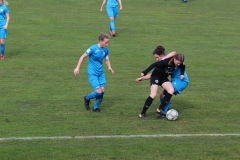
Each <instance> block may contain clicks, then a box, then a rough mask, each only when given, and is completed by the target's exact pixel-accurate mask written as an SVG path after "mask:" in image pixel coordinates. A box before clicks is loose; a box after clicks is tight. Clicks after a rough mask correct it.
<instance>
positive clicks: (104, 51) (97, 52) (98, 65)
mask: <svg viewBox="0 0 240 160" xmlns="http://www.w3.org/2000/svg"><path fill="white" fill-rule="evenodd" d="M86 54H87V55H88V56H89V61H88V70H87V73H88V74H93V75H100V74H102V73H103V65H102V64H103V59H104V58H106V56H108V48H100V47H99V46H98V44H95V45H93V46H91V47H90V48H88V49H87V51H86Z"/></svg>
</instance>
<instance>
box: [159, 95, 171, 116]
mask: <svg viewBox="0 0 240 160" xmlns="http://www.w3.org/2000/svg"><path fill="white" fill-rule="evenodd" d="M160 102H162V99H161V98H160ZM169 106H170V101H168V102H167V104H166V105H165V106H164V107H163V111H164V112H165V113H167V111H168V109H169Z"/></svg>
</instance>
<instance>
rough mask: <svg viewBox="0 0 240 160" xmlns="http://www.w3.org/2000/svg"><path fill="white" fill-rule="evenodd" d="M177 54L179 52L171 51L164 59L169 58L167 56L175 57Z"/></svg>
mask: <svg viewBox="0 0 240 160" xmlns="http://www.w3.org/2000/svg"><path fill="white" fill-rule="evenodd" d="M176 54H177V52H175V51H173V52H170V53H168V54H167V55H166V56H164V57H163V59H162V60H164V59H167V58H172V57H174V56H175V55H176Z"/></svg>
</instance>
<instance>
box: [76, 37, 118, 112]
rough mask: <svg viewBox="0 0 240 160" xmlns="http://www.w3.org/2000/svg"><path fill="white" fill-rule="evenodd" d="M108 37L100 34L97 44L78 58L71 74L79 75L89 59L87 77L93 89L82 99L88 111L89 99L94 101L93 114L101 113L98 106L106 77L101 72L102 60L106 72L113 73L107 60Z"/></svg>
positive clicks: (102, 71)
mask: <svg viewBox="0 0 240 160" xmlns="http://www.w3.org/2000/svg"><path fill="white" fill-rule="evenodd" d="M109 40H110V36H109V35H108V34H105V33H101V34H100V36H99V37H98V44H95V45H92V46H91V47H89V48H88V49H87V51H86V52H85V53H83V55H82V56H81V57H80V59H79V61H78V64H77V67H76V68H75V69H74V71H73V73H74V75H75V76H76V75H77V74H78V73H79V68H80V66H81V64H82V62H83V60H84V58H86V57H87V56H88V57H89V61H88V68H87V75H88V81H89V83H90V85H91V87H92V88H93V90H94V91H93V92H91V93H90V94H88V95H87V96H85V97H84V106H85V108H86V109H87V110H89V108H90V107H89V103H90V100H91V99H96V100H95V103H94V107H93V111H94V112H98V113H101V112H102V111H101V110H100V109H99V105H100V104H101V102H102V99H103V95H104V92H105V85H106V77H105V74H104V70H103V60H104V59H105V61H106V64H107V66H108V70H110V71H111V72H112V73H114V71H113V69H112V68H111V63H110V60H109V52H108V48H107V46H108V43H109Z"/></svg>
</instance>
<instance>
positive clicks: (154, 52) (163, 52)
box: [153, 46, 165, 56]
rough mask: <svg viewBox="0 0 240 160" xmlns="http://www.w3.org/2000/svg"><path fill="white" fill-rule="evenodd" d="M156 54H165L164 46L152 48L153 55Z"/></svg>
mask: <svg viewBox="0 0 240 160" xmlns="http://www.w3.org/2000/svg"><path fill="white" fill-rule="evenodd" d="M154 54H157V55H159V56H161V55H165V48H164V47H163V46H157V48H155V49H154V51H153V55H154Z"/></svg>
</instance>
